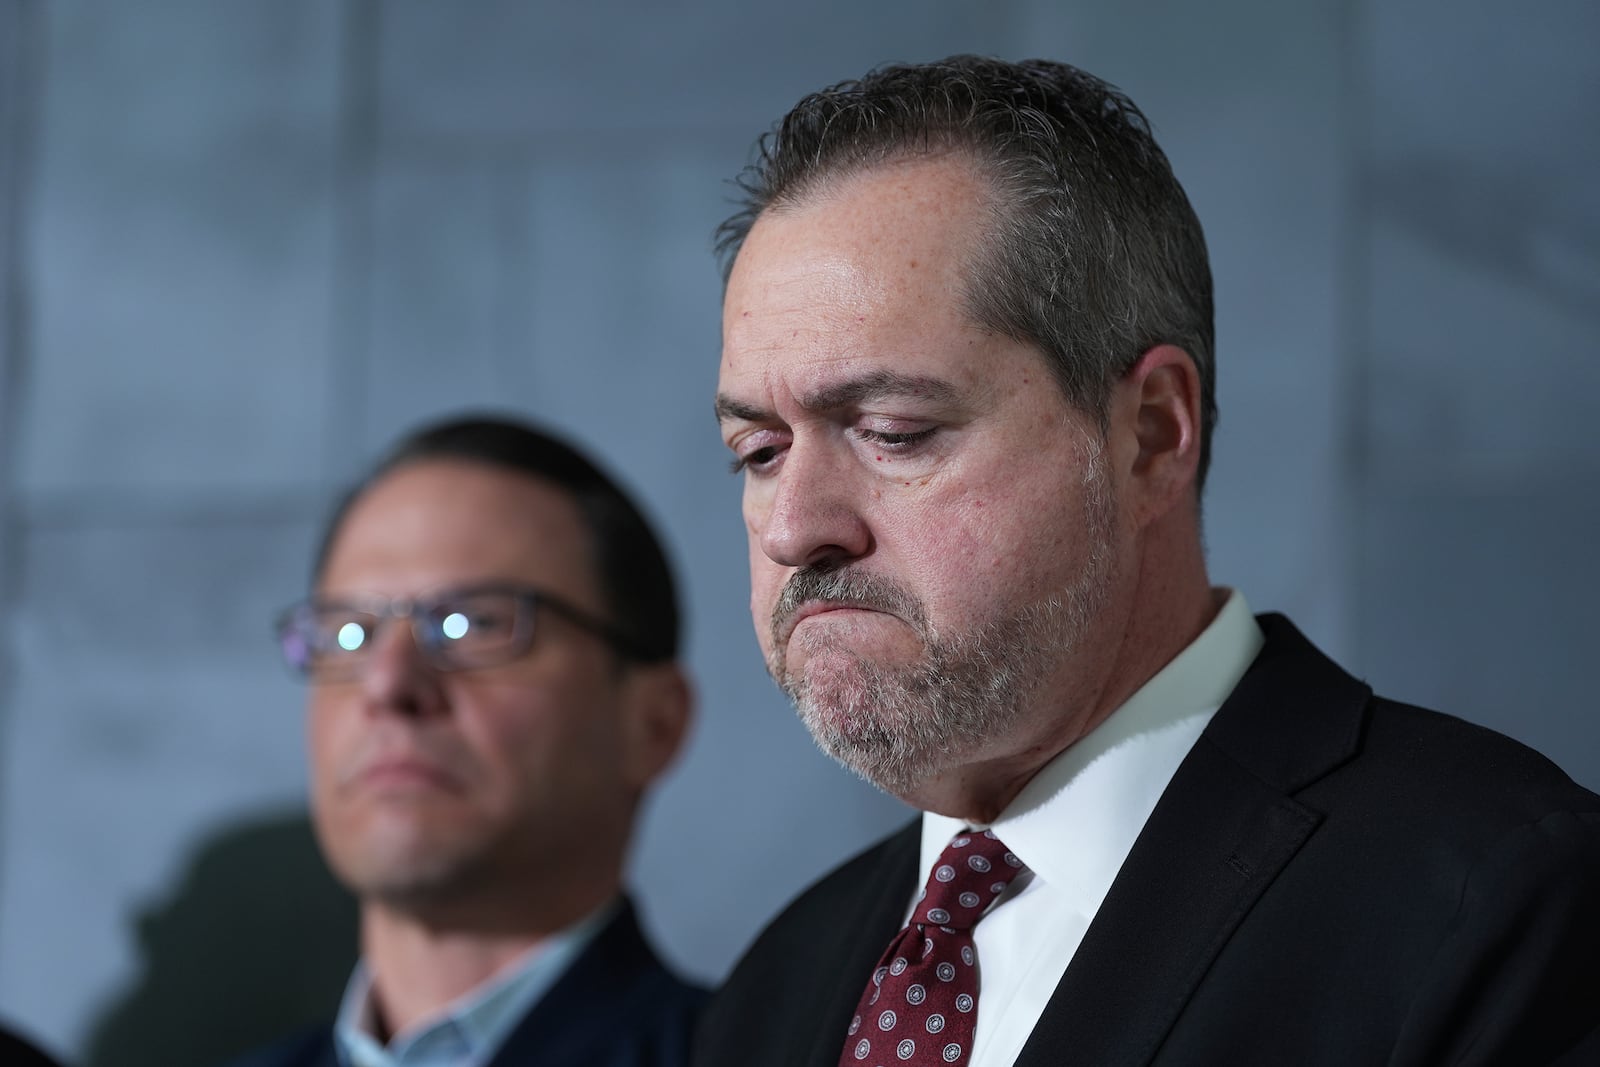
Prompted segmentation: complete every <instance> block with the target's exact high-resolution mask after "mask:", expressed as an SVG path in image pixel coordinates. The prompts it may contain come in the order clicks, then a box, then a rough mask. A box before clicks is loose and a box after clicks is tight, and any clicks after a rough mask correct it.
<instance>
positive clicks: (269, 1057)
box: [225, 1026, 338, 1067]
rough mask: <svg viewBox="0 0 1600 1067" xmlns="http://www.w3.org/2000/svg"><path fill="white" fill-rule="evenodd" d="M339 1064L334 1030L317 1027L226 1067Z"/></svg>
mask: <svg viewBox="0 0 1600 1067" xmlns="http://www.w3.org/2000/svg"><path fill="white" fill-rule="evenodd" d="M337 1062H338V1060H337V1055H336V1053H335V1052H334V1048H333V1030H332V1029H331V1028H330V1027H327V1026H316V1027H312V1028H311V1029H309V1030H302V1031H300V1032H298V1033H295V1034H291V1035H290V1036H288V1037H285V1038H282V1039H280V1040H278V1041H274V1042H273V1043H272V1044H270V1045H263V1046H262V1047H260V1048H258V1049H253V1050H251V1051H250V1052H247V1053H245V1054H244V1055H243V1056H240V1057H238V1058H237V1059H233V1060H229V1061H228V1063H227V1064H226V1065H225V1067H322V1065H324V1064H326V1065H329V1067H332V1065H334V1064H336V1063H337Z"/></svg>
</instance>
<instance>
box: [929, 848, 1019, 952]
mask: <svg viewBox="0 0 1600 1067" xmlns="http://www.w3.org/2000/svg"><path fill="white" fill-rule="evenodd" d="M1022 871H1023V866H1022V861H1021V860H1019V859H1018V858H1017V857H1016V855H1015V854H1013V853H1012V852H1010V851H1008V850H1007V849H1006V846H1005V844H1004V843H1003V842H1002V841H1001V840H1000V839H999V838H998V837H996V836H994V831H993V830H983V831H977V830H968V831H964V832H962V833H959V834H957V835H956V836H955V837H953V838H951V839H950V843H949V844H948V845H946V846H945V847H944V851H943V852H941V853H939V861H938V862H937V863H935V864H934V865H933V873H932V874H930V875H929V876H928V885H927V888H926V889H924V890H923V896H922V899H921V900H919V901H918V902H917V907H916V911H914V912H913V913H912V915H911V921H912V922H913V923H919V924H923V925H932V926H947V927H950V928H951V929H953V930H969V929H971V928H972V926H973V924H974V923H976V922H977V921H978V917H979V916H981V915H982V914H983V913H984V909H986V908H988V906H989V905H990V904H991V903H993V902H994V898H995V897H997V896H999V895H1000V894H1001V893H1003V892H1005V889H1006V886H1008V885H1010V884H1011V880H1012V879H1013V878H1015V877H1016V876H1017V875H1019V874H1021V873H1022Z"/></svg>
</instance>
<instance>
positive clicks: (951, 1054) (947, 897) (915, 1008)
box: [839, 830, 1023, 1067]
mask: <svg viewBox="0 0 1600 1067" xmlns="http://www.w3.org/2000/svg"><path fill="white" fill-rule="evenodd" d="M1022 870H1023V866H1022V861H1021V860H1019V859H1018V858H1017V857H1016V856H1014V855H1013V854H1012V853H1010V852H1008V851H1007V850H1006V846H1005V845H1004V844H1002V843H1001V842H1000V840H999V838H997V837H995V836H994V833H993V831H989V830H985V831H983V832H982V833H978V832H975V831H967V832H964V833H960V834H957V835H956V836H955V837H953V838H951V840H950V843H949V844H948V845H946V846H945V849H944V851H943V852H942V853H940V854H939V861H938V862H937V863H935V864H934V865H933V873H932V874H931V875H929V877H928V885H927V887H926V888H925V889H924V890H923V891H922V897H921V898H920V899H919V900H918V901H917V906H916V909H915V910H914V911H913V912H912V913H911V921H910V922H909V923H907V924H906V928H905V929H904V930H901V931H900V934H899V936H897V937H896V938H895V939H894V940H893V941H892V942H890V943H889V947H888V949H887V950H885V951H884V954H883V958H882V959H880V960H879V961H878V967H877V969H876V970H874V971H873V972H872V981H871V982H869V983H868V984H867V988H866V992H864V993H862V994H861V1001H860V1003H859V1004H858V1005H857V1007H856V1014H855V1018H853V1019H851V1020H850V1030H849V1034H848V1036H847V1037H846V1039H845V1043H844V1051H843V1052H842V1053H841V1054H840V1056H839V1064H840V1067H861V1065H863V1064H865V1065H867V1067H898V1065H902V1064H903V1065H905V1067H936V1065H944V1064H952V1063H953V1064H963V1063H966V1062H968V1061H969V1060H970V1059H971V1055H972V1035H973V1033H974V1031H975V1030H976V1028H977V1022H978V955H977V949H976V948H975V947H974V946H973V943H972V927H973V926H974V925H976V923H977V922H978V919H979V918H981V917H982V915H983V913H984V911H985V910H986V909H987V908H988V907H989V905H990V904H991V903H993V902H994V899H995V898H996V897H998V896H999V895H1000V894H1001V893H1003V892H1005V889H1006V886H1008V885H1010V884H1011V880H1012V879H1013V878H1015V877H1016V876H1017V875H1018V874H1020V873H1022Z"/></svg>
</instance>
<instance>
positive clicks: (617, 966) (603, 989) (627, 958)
mask: <svg viewBox="0 0 1600 1067" xmlns="http://www.w3.org/2000/svg"><path fill="white" fill-rule="evenodd" d="M705 997H706V994H705V991H704V990H701V989H697V988H695V987H694V986H690V985H686V984H685V983H684V982H682V981H680V980H679V979H678V978H676V977H675V976H674V975H672V974H671V973H670V972H669V971H667V969H666V968H665V967H664V966H662V963H661V961H660V960H659V959H658V958H657V957H656V954H655V953H654V952H653V951H651V949H650V946H649V945H648V944H647V943H646V942H645V940H644V935H643V934H641V933H640V931H639V923H638V920H637V918H636V917H635V916H634V912H633V906H632V904H630V903H628V902H627V901H624V902H623V907H622V909H621V911H620V912H619V913H618V914H617V916H616V917H615V918H614V919H612V920H611V922H610V923H609V924H607V925H606V927H605V928H604V929H603V930H601V931H600V933H599V934H598V935H597V936H596V937H595V939H594V940H593V941H592V942H590V944H589V947H588V948H587V949H585V950H584V952H583V954H582V955H580V956H579V957H578V958H577V959H575V960H573V961H572V965H571V966H570V967H568V968H567V972H566V973H565V974H563V975H562V976H561V977H560V979H558V980H557V981H556V983H555V985H553V986H551V987H550V988H549V990H547V991H546V992H545V994H544V996H543V997H541V998H540V999H539V1000H538V1001H537V1002H536V1003H535V1004H534V1006H533V1009H532V1010H531V1011H530V1012H528V1015H527V1017H526V1018H524V1019H523V1020H522V1022H521V1023H519V1024H518V1025H517V1027H516V1029H514V1030H512V1032H511V1035H510V1037H508V1038H507V1039H506V1042H505V1044H504V1045H502V1046H501V1048H500V1051H499V1052H498V1053H497V1054H496V1055H495V1057H494V1058H493V1059H492V1060H490V1061H489V1064H488V1065H487V1067H517V1065H519V1064H530V1065H532V1064H537V1065H538V1067H546V1065H549V1067H680V1065H682V1064H686V1063H687V1062H688V1056H689V1036H690V1034H691V1032H692V1031H693V1027H694V1020H695V1017H696V1015H698V1013H699V1011H700V1008H701V1006H702V1005H703V1004H704V1002H705ZM232 1067H339V1057H338V1054H337V1052H336V1051H335V1048H334V1041H333V1031H332V1029H331V1028H328V1027H322V1028H319V1029H317V1030H315V1031H313V1032H311V1033H308V1034H302V1035H300V1036H298V1037H294V1038H290V1039H289V1040H287V1041H283V1042H280V1043H278V1044H276V1045H272V1046H270V1047H268V1048H265V1049H262V1050H259V1051H257V1052H255V1053H252V1054H251V1055H249V1056H246V1057H244V1058H243V1059H240V1060H236V1061H235V1062H234V1064H233V1065H232Z"/></svg>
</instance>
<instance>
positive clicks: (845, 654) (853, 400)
mask: <svg viewBox="0 0 1600 1067" xmlns="http://www.w3.org/2000/svg"><path fill="white" fill-rule="evenodd" d="M984 193H985V189H984V186H983V185H982V184H981V183H980V181H979V179H978V178H977V177H976V176H975V175H974V174H973V173H972V172H971V170H970V169H969V168H968V167H967V165H965V164H964V163H963V162H960V161H957V160H951V159H943V160H934V161H921V162H916V163H908V164H901V165H895V166H891V167H884V168H879V169H877V170H874V171H872V172H869V173H867V174H865V175H862V176H857V177H853V178H850V179H847V180H845V181H843V182H841V183H839V184H838V185H836V186H833V187H830V188H828V189H826V190H824V191H823V192H821V193H819V194H818V195H816V196H814V197H812V198H811V199H809V200H808V201H806V202H805V203H802V204H801V205H799V206H796V207H787V206H786V207H784V208H782V209H780V210H778V211H772V210H769V211H768V212H767V213H765V214H764V215H763V216H762V217H761V218H760V219H759V220H758V221H757V222H756V224H755V226H754V227H753V228H752V230H751V232H750V234H749V237H748V239H747V240H746V242H745V244H744V246H743V248H742V249H741V251H740V253H739V257H738V260H737V262H736V264H735V267H734V270H733V274H732V276H731V278H730V280H729V285H728V290H727V296H726V300H725V305H724V318H723V358H722V364H721V373H720V381H719V395H718V413H719V417H720V421H721V425H722V432H723V437H724V440H725V441H726V443H727V445H728V447H729V448H730V449H731V450H732V451H733V453H734V455H735V456H736V457H737V460H738V464H739V465H740V466H741V467H742V469H743V472H744V479H745V482H744V518H745V524H746V527H747V529H748V533H749V544H750V573H751V610H752V614H753V616H754V621H755V626H756V633H757V636H758V638H759V639H760V642H761V646H762V650H763V652H764V653H765V655H766V657H767V662H768V667H769V670H770V671H771V673H772V675H773V677H774V678H775V679H776V680H777V681H778V683H779V684H780V685H781V686H782V687H783V688H784V689H785V691H787V692H788V693H789V695H790V696H791V697H792V698H793V699H794V701H795V702H796V704H797V706H798V708H799V711H800V713H801V715H802V717H803V719H804V720H805V722H806V724H807V726H808V727H809V728H810V730H811V732H812V733H813V735H814V736H815V737H816V738H817V740H818V741H819V743H820V744H821V745H822V747H823V748H824V749H825V750H827V751H829V752H830V753H831V754H833V755H834V756H836V757H837V758H839V759H840V760H841V761H843V762H844V763H846V764H847V765H848V766H851V767H853V768H854V769H856V770H857V771H858V772H860V773H861V774H862V775H863V776H865V777H867V778H868V779H870V780H872V781H874V782H876V783H877V784H878V785H880V786H881V787H883V788H885V789H887V790H888V791H890V792H893V793H896V794H898V795H900V796H902V797H906V798H907V799H911V800H913V802H915V795H916V794H917V792H918V790H919V789H921V788H922V787H923V786H924V785H926V784H927V783H929V782H930V781H932V780H934V779H937V778H940V777H945V778H946V779H948V778H949V777H950V776H952V775H959V774H961V773H963V769H964V768H965V769H971V768H976V767H982V766H984V765H992V766H993V767H994V768H996V769H1001V770H1003V768H1004V767H1005V766H1006V765H1007V764H1008V762H1012V761H1014V762H1016V763H1017V764H1018V765H1019V766H1020V765H1022V764H1025V763H1027V762H1028V760H1030V759H1032V758H1033V756H1035V755H1036V754H1037V752H1038V751H1039V749H1040V748H1041V746H1043V745H1045V744H1047V743H1048V739H1049V738H1050V737H1053V736H1057V735H1058V734H1059V733H1060V732H1061V727H1062V723H1063V721H1070V720H1071V719H1072V718H1073V716H1075V715H1086V714H1087V713H1088V709H1089V708H1090V706H1091V705H1092V704H1093V702H1094V699H1095V698H1096V696H1097V694H1098V692H1099V689H1100V687H1101V686H1103V685H1104V684H1105V678H1106V672H1107V670H1108V669H1109V663H1110V659H1111V657H1112V649H1113V647H1114V640H1113V639H1112V638H1111V637H1110V636H1109V635H1108V634H1107V633H1106V632H1105V631H1110V630H1115V629H1116V626H1115V624H1114V622H1113V623H1111V624H1110V625H1106V623H1107V617H1106V612H1107V610H1108V608H1109V607H1110V606H1112V605H1114V604H1116V603H1118V602H1120V601H1123V600H1126V599H1127V594H1126V589H1125V582H1124V578H1123V573H1124V568H1123V566H1122V565H1121V552H1122V548H1123V546H1122V544H1121V540H1122V539H1121V538H1120V536H1119V534H1118V521H1119V520H1118V516H1117V510H1116V499H1115V486H1113V485H1112V484H1111V483H1110V479H1109V477H1108V475H1107V474H1106V473H1105V464H1103V463H1102V461H1101V459H1100V455H1101V441H1100V434H1099V431H1098V428H1097V425H1096V423H1095V420H1094V419H1093V417H1092V416H1089V415H1086V414H1084V413H1081V412H1079V411H1077V410H1075V409H1074V408H1072V407H1071V406H1070V405H1069V404H1068V403H1067V401H1066V399H1065V397H1064V395H1063V394H1062V392H1061V391H1060V389H1059V388H1058V387H1057V385H1056V383H1055V381H1054V379H1053V378H1052V376H1051V373H1050V371H1049V369H1048V368H1047V366H1046V365H1045V363H1044V360H1043V357H1042V356H1041V355H1040V354H1039V352H1038V351H1037V350H1036V349H1034V348H1033V347H1032V346H1030V345H1027V344H1023V343H1020V342H1017V341H1014V340H1011V339H1009V338H1006V337H1001V336H997V335H995V334H992V333H988V332H986V331H984V330H982V329H980V328H978V327H977V326H975V325H973V323H972V322H971V321H969V319H968V317H967V315H966V314H965V312H964V308H963V292H964V281H965V277H966V275H965V271H966V269H967V265H968V263H969V262H970V253H971V251H972V250H973V249H974V248H975V242H976V241H977V240H978V239H979V237H980V236H981V234H982V233H983V231H984V227H985V226H986V225H988V224H989V223H990V219H989V216H988V215H987V213H986V209H985V208H984V206H983V205H984Z"/></svg>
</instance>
